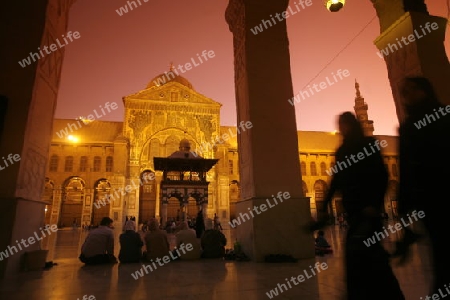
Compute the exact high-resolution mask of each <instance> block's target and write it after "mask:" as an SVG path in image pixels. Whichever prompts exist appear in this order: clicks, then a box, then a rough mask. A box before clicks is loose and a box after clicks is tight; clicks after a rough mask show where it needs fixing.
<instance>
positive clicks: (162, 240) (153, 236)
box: [145, 219, 170, 261]
mask: <svg viewBox="0 0 450 300" xmlns="http://www.w3.org/2000/svg"><path fill="white" fill-rule="evenodd" d="M148 229H149V231H148V232H147V233H146V234H145V245H146V247H147V252H146V253H145V259H146V260H147V261H151V260H152V259H153V261H156V259H157V258H163V257H164V256H166V255H168V253H169V250H170V246H169V239H168V238H167V233H166V232H165V231H162V230H161V229H159V224H158V221H156V220H155V219H153V220H151V221H150V224H149V228H148Z"/></svg>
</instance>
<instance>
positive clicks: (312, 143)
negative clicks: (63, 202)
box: [52, 119, 398, 155]
mask: <svg viewBox="0 0 450 300" xmlns="http://www.w3.org/2000/svg"><path fill="white" fill-rule="evenodd" d="M69 124H71V125H72V126H71V127H70V126H69ZM122 126H123V122H110V121H93V122H91V123H89V124H87V125H84V124H83V123H82V122H81V121H77V120H71V119H55V120H54V122H53V138H52V142H67V141H68V140H67V137H66V135H65V134H64V133H63V134H62V136H61V130H63V132H64V130H66V131H65V132H67V135H73V136H75V137H78V138H79V139H80V142H88V143H112V142H114V140H115V139H116V138H117V137H118V136H119V135H120V134H121V133H122ZM71 128H72V130H73V131H72V132H71V131H70V129H71ZM77 128H79V129H77ZM230 130H231V132H232V136H231V134H230ZM220 131H221V135H223V134H224V133H226V134H228V135H229V137H230V138H229V140H228V141H227V143H229V144H230V146H231V147H237V137H236V136H235V135H236V127H234V126H221V127H220ZM57 133H60V136H61V138H60V137H59V136H58V135H57ZM297 136H298V144H299V149H300V151H301V152H316V153H317V152H322V153H334V152H335V151H336V149H337V147H339V144H340V142H341V137H340V135H339V134H335V133H332V132H324V131H298V133H297ZM375 137H376V138H377V139H379V140H380V141H381V140H386V142H387V146H386V147H385V148H383V153H384V154H385V155H393V154H396V153H397V142H398V137H397V136H389V135H376V136H375Z"/></svg>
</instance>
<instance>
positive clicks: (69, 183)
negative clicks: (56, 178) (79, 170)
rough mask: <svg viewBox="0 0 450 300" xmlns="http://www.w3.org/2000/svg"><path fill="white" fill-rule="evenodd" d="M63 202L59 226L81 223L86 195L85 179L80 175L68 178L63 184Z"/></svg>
mask: <svg viewBox="0 0 450 300" xmlns="http://www.w3.org/2000/svg"><path fill="white" fill-rule="evenodd" d="M62 187H63V188H62V203H61V213H60V217H59V223H58V225H59V227H69V226H72V225H73V223H76V224H77V226H78V225H80V224H81V217H82V213H83V202H84V197H85V187H86V183H85V181H84V180H83V179H82V178H81V177H78V176H71V177H69V178H67V179H66V180H65V181H64V183H63V185H62Z"/></svg>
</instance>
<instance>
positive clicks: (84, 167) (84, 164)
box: [80, 156, 88, 172]
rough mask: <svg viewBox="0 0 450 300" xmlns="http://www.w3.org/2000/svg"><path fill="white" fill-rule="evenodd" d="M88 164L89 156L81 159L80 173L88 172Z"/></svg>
mask: <svg viewBox="0 0 450 300" xmlns="http://www.w3.org/2000/svg"><path fill="white" fill-rule="evenodd" d="M87 163H88V158H87V156H82V157H80V172H87Z"/></svg>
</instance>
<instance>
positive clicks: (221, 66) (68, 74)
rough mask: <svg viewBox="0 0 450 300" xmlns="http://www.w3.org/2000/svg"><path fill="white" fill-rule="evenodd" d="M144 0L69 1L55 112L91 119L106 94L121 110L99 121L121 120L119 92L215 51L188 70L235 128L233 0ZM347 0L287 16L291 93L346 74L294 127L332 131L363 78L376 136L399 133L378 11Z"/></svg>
mask: <svg viewBox="0 0 450 300" xmlns="http://www.w3.org/2000/svg"><path fill="white" fill-rule="evenodd" d="M140 2H141V5H139V3H138V1H137V0H136V3H137V4H138V7H137V8H134V9H133V10H130V9H129V8H128V10H129V11H128V13H123V15H122V16H119V14H118V13H117V12H116V10H118V9H120V7H122V6H124V5H126V4H127V1H125V0H78V1H77V2H76V3H75V4H74V5H73V7H72V10H71V13H70V19H69V29H68V30H71V31H78V32H79V33H80V36H81V37H80V38H79V39H77V40H74V41H73V42H71V43H70V44H69V45H67V46H66V54H65V60H64V63H63V69H62V77H61V85H60V90H59V95H58V106H57V110H56V116H55V117H56V118H76V117H78V116H87V115H89V114H91V113H92V112H93V110H94V109H97V110H98V108H99V106H100V105H104V104H105V103H106V102H108V101H109V102H117V104H118V105H119V108H118V109H116V110H114V111H112V112H111V113H109V114H107V115H105V116H104V117H102V118H101V119H100V120H108V121H123V117H124V109H123V103H122V97H123V96H127V95H130V94H133V93H135V92H138V91H140V90H143V89H145V87H146V85H147V84H148V82H149V81H150V80H151V79H153V78H154V77H155V76H157V75H159V74H161V73H163V72H164V71H168V69H169V65H170V62H171V61H173V63H174V65H178V64H182V65H184V64H185V63H187V62H190V61H191V59H192V58H194V59H195V60H196V62H197V63H198V58H197V53H199V54H201V53H202V52H203V51H204V50H206V51H211V50H212V51H214V54H215V56H214V57H213V58H210V59H209V60H208V61H205V62H203V63H202V64H200V65H199V66H196V67H194V68H192V69H191V70H189V71H186V73H184V74H182V76H183V77H185V78H187V79H188V80H189V81H190V82H191V83H192V85H193V86H194V89H195V90H196V91H198V92H199V93H201V94H203V95H205V96H207V97H209V98H212V99H213V100H215V101H217V102H220V103H222V104H223V106H222V113H221V125H235V124H236V105H235V90H234V70H233V67H234V66H233V44H232V34H231V32H230V31H229V29H228V25H227V23H226V21H225V17H224V15H225V9H226V7H227V5H228V0H214V1H212V0H208V1H207V0H189V1H185V0H184V1H182V0H170V1H169V0H147V2H145V0H140ZM346 2H347V3H346V5H345V7H344V8H343V9H342V10H341V11H340V12H338V13H330V12H328V11H327V10H326V9H325V7H324V5H323V1H319V0H312V5H311V6H309V7H305V8H304V9H301V10H300V11H298V10H297V8H296V7H295V3H294V1H291V4H290V6H291V7H292V8H293V10H295V11H297V13H296V14H295V15H292V16H290V17H288V18H287V25H288V34H289V41H290V51H291V69H292V70H291V71H292V79H293V86H294V94H297V93H299V92H300V91H305V90H307V88H306V86H307V85H308V84H310V85H313V84H320V82H322V81H326V77H329V80H330V81H333V82H334V80H333V77H332V76H333V74H332V73H335V74H336V73H337V71H338V70H339V69H341V71H344V70H348V73H349V75H348V77H345V76H343V77H342V78H343V79H338V81H337V82H336V83H335V84H333V85H328V86H327V87H326V88H325V89H323V90H320V92H315V94H314V95H312V96H310V97H308V98H306V99H305V100H302V101H301V103H298V104H296V105H295V110H296V115H297V127H298V129H299V130H311V131H333V130H335V129H336V115H338V114H339V113H341V112H343V111H346V110H351V111H352V110H353V105H354V98H355V88H354V82H355V79H357V80H358V82H359V84H360V90H361V94H362V96H363V97H364V98H365V100H366V102H367V103H368V105H369V118H370V119H372V120H374V125H375V132H374V133H375V134H387V135H396V134H397V126H398V121H397V117H396V114H395V107H394V103H393V99H392V93H391V90H390V86H389V81H388V78H387V70H386V65H385V62H384V60H383V59H382V58H380V57H379V56H378V55H377V48H376V47H375V45H374V44H373V41H374V40H375V39H376V38H377V37H378V35H379V23H378V19H377V18H376V17H375V9H374V8H373V7H372V3H371V2H370V1H369V0H347V1H346ZM427 5H428V10H429V12H430V13H431V14H432V15H437V16H443V17H447V16H448V6H447V0H433V1H427ZM300 8H301V7H300ZM267 19H269V16H268V18H267ZM371 20H372V21H371ZM369 22H370V23H369ZM367 24H369V25H368V26H367V27H366V29H365V30H364V31H362V33H361V34H360V35H359V36H357V37H356V35H357V34H358V33H359V32H361V30H362V29H363V28H364V27H365V26H366V25H367ZM267 30H270V28H269V29H267ZM449 30H450V28H449V27H448V28H447V39H446V49H447V54H448V55H450V42H449V40H450V34H449V33H448V32H449ZM259 34H264V32H262V33H259ZM355 37H356V38H355ZM352 39H354V40H353V42H351V43H350V44H349V42H350V41H351V40H352ZM348 44H349V45H348ZM344 48H345V49H344ZM342 49H344V51H342V52H341V53H340V54H339V55H338V53H339V52H340V51H341V50H342ZM33 50H34V49H30V51H33ZM336 55H337V57H336ZM322 69H323V70H322ZM287 100H288V99H286V105H289V104H288V102H287Z"/></svg>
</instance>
